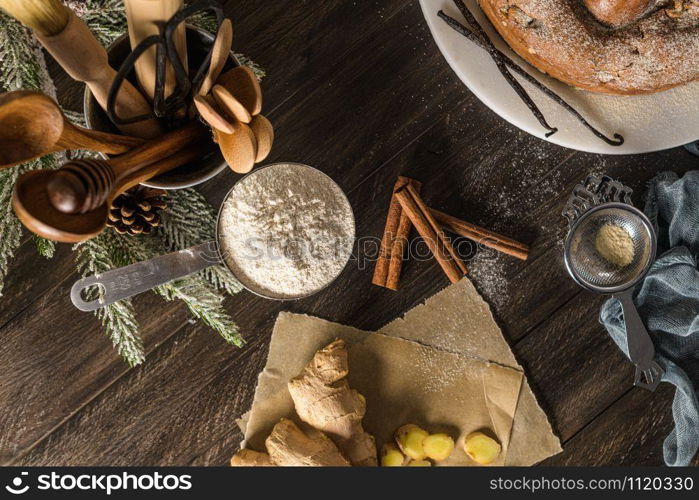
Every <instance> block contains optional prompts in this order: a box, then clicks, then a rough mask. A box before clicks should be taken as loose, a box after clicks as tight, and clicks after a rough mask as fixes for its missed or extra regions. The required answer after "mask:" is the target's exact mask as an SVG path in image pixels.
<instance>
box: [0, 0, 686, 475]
mask: <svg viewBox="0 0 699 500" xmlns="http://www.w3.org/2000/svg"><path fill="white" fill-rule="evenodd" d="M227 14H228V15H229V16H230V17H231V18H232V19H233V20H234V24H235V31H236V33H235V47H236V49H237V50H239V51H243V52H245V53H246V54H248V55H249V56H251V57H252V58H254V60H256V61H257V62H258V63H260V64H261V65H262V66H263V67H264V68H265V69H266V70H267V72H268V75H269V76H268V77H267V78H266V79H265V80H264V82H263V88H264V92H265V98H266V109H267V113H268V115H269V116H270V118H271V119H272V121H273V122H274V124H275V126H276V132H277V142H276V144H275V147H274V151H273V153H272V156H271V158H270V159H269V160H270V161H275V160H288V161H299V162H304V163H307V164H310V165H314V166H316V167H318V168H320V169H322V170H323V171H324V172H326V173H328V174H329V175H331V176H332V177H333V178H334V179H335V180H336V181H337V182H338V183H339V184H340V185H341V186H342V188H344V189H345V191H346V192H347V194H348V196H349V199H350V201H351V203H352V205H353V207H354V210H355V214H356V218H357V228H358V235H359V236H372V237H378V236H380V234H381V231H382V227H383V223H384V216H385V210H386V206H387V202H388V198H389V195H390V189H391V186H392V185H393V182H394V180H395V178H396V176H397V175H399V174H405V175H408V176H411V177H415V178H417V179H419V180H421V181H422V182H423V194H424V197H425V199H426V200H427V201H428V202H429V203H430V204H432V205H433V206H435V207H436V208H440V209H443V210H445V211H448V212H450V213H452V214H454V215H456V216H459V217H462V218H464V219H467V220H469V221H471V222H474V223H477V224H482V225H485V226H488V227H491V228H493V229H496V230H499V231H501V232H503V233H505V234H508V235H511V236H513V237H515V238H519V239H521V240H522V241H525V242H528V243H531V244H532V253H531V258H530V259H529V261H527V262H526V263H523V262H520V261H517V260H514V259H512V258H507V257H497V258H493V257H492V256H486V255H481V256H477V257H476V258H475V260H474V261H473V262H472V263H471V264H470V267H471V270H472V273H471V279H473V281H474V282H475V284H476V286H477V287H478V288H479V290H480V291H481V292H482V294H483V295H484V297H485V298H486V300H487V301H488V302H489V303H490V304H491V306H492V307H493V309H494V311H495V314H496V317H497V320H498V322H499V324H500V325H501V326H502V329H503V332H504V334H505V336H506V338H507V339H508V341H509V342H510V344H511V346H512V349H513V350H514V352H515V354H516V356H517V358H518V359H519V360H520V362H521V363H522V364H523V365H524V367H525V369H526V373H527V377H528V379H529V382H530V383H531V384H532V386H533V388H534V390H535V392H536V394H537V396H538V399H539V401H540V404H541V406H542V407H543V408H544V409H545V410H546V412H547V413H548V415H549V417H550V419H551V421H552V424H553V427H554V429H555V432H556V433H557V434H558V435H559V436H560V438H561V441H562V442H563V447H564V451H563V453H561V454H560V455H558V456H555V457H552V458H550V459H549V460H547V461H546V462H545V463H546V464H547V465H559V464H567V465H622V464H624V465H655V464H661V463H662V442H663V439H664V437H665V436H666V435H667V434H668V432H669V431H670V430H671V428H672V417H671V409H670V403H671V401H672V396H673V392H674V391H673V389H672V388H671V387H669V386H667V385H665V384H663V385H661V387H660V388H659V389H658V391H657V392H656V393H654V394H651V393H648V392H646V391H643V390H639V389H635V388H633V387H632V378H633V370H632V366H631V364H630V363H629V362H627V361H626V360H625V358H624V356H623V355H622V354H621V353H620V352H619V350H618V349H617V348H616V347H615V346H614V345H613V343H612V341H611V340H610V339H609V338H608V336H607V334H606V333H605V331H604V329H603V328H602V327H601V326H600V324H599V323H598V320H597V316H598V311H599V306H600V304H601V303H602V301H603V298H601V297H597V296H594V295H592V294H590V293H587V292H585V291H582V290H581V289H580V288H578V287H577V286H576V285H575V284H574V283H573V282H572V281H571V280H570V279H569V277H568V276H567V274H566V272H565V270H564V268H563V263H562V247H561V241H562V238H563V236H564V234H565V231H566V226H565V223H564V220H563V219H562V218H561V216H560V213H561V209H562V207H563V204H564V201H565V199H566V198H567V196H568V194H569V193H570V191H571V189H572V187H573V186H574V185H575V184H576V183H578V182H579V181H581V180H582V179H584V178H585V177H586V176H587V175H588V174H589V173H590V172H606V173H607V174H609V175H611V176H613V177H616V178H618V179H620V180H622V181H624V182H626V183H628V184H630V185H631V186H633V187H634V188H635V189H636V190H637V193H638V194H639V195H638V196H636V201H637V203H640V202H641V197H640V192H642V190H643V186H644V184H645V183H646V181H647V180H648V179H649V178H650V177H652V176H653V174H654V173H655V172H658V171H660V170H665V169H672V170H676V171H686V170H688V169H691V168H696V167H697V166H699V162H698V161H697V158H696V157H693V156H691V155H690V154H689V153H688V152H686V151H685V150H684V149H681V148H678V149H673V150H669V151H665V152H662V153H656V154H647V155H639V156H633V157H631V156H600V155H593V154H584V153H579V152H575V151H572V150H567V149H563V148H561V147H558V146H554V145H552V144H549V143H546V142H544V141H541V140H539V139H536V138H534V137H531V136H529V135H527V134H525V133H523V132H521V131H519V130H518V129H516V128H514V127H512V126H511V125H509V124H508V123H506V122H505V121H503V120H502V119H500V118H499V117H498V116H497V115H495V114H494V113H493V112H492V111H490V110H489V109H488V108H486V107H485V106H484V105H483V104H481V103H480V102H479V101H478V99H476V98H475V97H474V96H473V95H472V94H471V93H470V92H469V91H468V90H467V89H466V87H465V86H464V85H463V84H462V83H461V82H460V81H459V80H458V78H457V77H456V76H455V75H454V74H453V72H452V71H451V69H450V68H449V66H448V65H447V63H446V62H445V61H444V59H443V58H442V55H441V54H440V53H439V51H438V49H437V47H436V45H435V43H434V41H433V40H432V38H431V36H430V33H429V31H428V29H427V27H426V25H425V22H424V20H423V18H422V14H421V12H420V9H419V6H418V5H417V2H416V1H411V2H406V1H405V0H382V1H380V2H373V1H372V2H370V1H359V2H311V1H302V2H299V1H295V2H291V1H289V2H264V6H263V5H262V2H258V1H254V0H237V1H236V2H229V4H228V5H227ZM56 77H57V82H58V84H59V90H60V98H61V101H62V102H63V103H64V104H66V105H67V106H68V107H72V108H73V109H78V108H77V107H78V106H79V104H78V103H79V94H80V92H81V89H80V87H79V86H77V85H70V84H69V83H68V80H67V78H66V77H65V76H63V75H61V74H60V73H59V72H57V71H56ZM235 179H236V176H235V175H233V174H232V173H229V172H226V173H225V174H223V175H221V176H219V177H218V178H217V179H216V180H215V181H211V182H209V183H208V184H206V185H204V186H202V187H201V189H202V192H204V193H205V194H206V196H207V197H208V198H209V200H210V201H211V203H213V204H218V203H219V202H220V201H221V198H222V196H223V195H224V193H225V192H226V191H227V190H228V188H229V186H230V185H231V184H232V183H233V182H234V181H235ZM358 257H359V259H358V261H354V262H352V264H351V265H349V266H348V267H347V269H345V271H344V273H343V274H342V276H341V278H340V279H339V280H338V281H337V282H336V283H335V284H333V286H332V287H330V288H329V289H327V290H326V291H324V292H323V293H320V294H318V295H316V296H314V297H312V298H309V299H306V300H302V301H299V302H295V303H290V304H280V303H276V302H270V301H266V300H262V299H260V298H257V297H255V296H253V295H251V294H249V293H246V292H244V293H241V294H240V295H238V296H236V297H234V298H230V299H228V301H227V309H228V310H229V311H230V312H231V313H232V314H233V316H234V317H235V319H236V321H237V322H238V324H239V325H240V327H241V329H242V331H243V332H245V337H246V339H247V342H248V343H247V345H246V347H245V348H244V349H236V348H234V347H231V346H228V345H226V344H224V342H223V341H222V340H221V339H220V338H219V337H218V336H217V335H216V334H214V333H212V332H211V331H209V330H208V329H207V328H206V326H204V325H202V324H200V323H194V322H192V321H190V317H189V316H188V314H187V311H186V310H185V307H184V306H183V305H182V304H179V303H177V302H174V303H166V302H164V301H162V300H161V299H160V298H158V297H156V296H155V295H154V294H145V295H143V296H141V297H139V298H138V299H137V300H136V301H135V303H136V306H137V309H138V314H139V317H140V318H141V320H142V323H143V334H144V337H145V342H146V347H147V351H148V355H147V360H146V362H145V364H144V365H142V366H140V367H138V368H135V369H129V368H128V367H127V366H126V365H125V364H124V363H123V362H122V361H121V359H120V358H119V357H118V356H117V354H116V353H115V351H114V350H113V349H112V348H111V345H110V343H109V341H108V339H107V338H106V336H105V335H103V334H102V332H101V328H100V325H99V322H98V321H97V320H96V319H95V317H93V316H92V315H90V314H83V313H79V312H77V310H75V309H74V308H73V307H72V306H71V304H70V301H69V297H68V290H69V288H70V286H71V285H72V283H73V282H74V281H75V280H76V279H77V278H78V275H77V274H76V271H75V266H74V261H73V256H72V255H71V249H70V247H69V246H68V245H61V246H60V248H59V249H58V251H57V255H56V257H55V258H54V259H53V260H50V261H46V260H44V259H42V258H40V257H39V256H37V254H36V251H35V250H34V246H33V244H32V242H31V241H30V237H29V235H25V240H24V243H23V245H22V247H21V248H20V249H19V251H18V252H17V257H16V259H15V260H14V261H13V262H12V264H11V265H10V270H9V282H8V284H7V286H6V288H5V295H4V297H3V298H2V301H1V302H0V338H1V339H2V340H1V341H0V428H1V429H2V432H0V462H2V463H3V464H35V465H39V464H43V465H77V464H83V465H97V464H103V465H170V464H172V465H187V464H191V465H221V464H225V463H226V462H227V460H228V459H229V458H230V456H231V454H232V453H233V452H234V451H235V450H236V449H237V446H238V443H239V441H240V439H241V433H240V432H239V430H238V429H237V427H236V425H235V419H236V418H237V417H238V416H239V415H240V414H241V413H243V412H245V411H246V410H247V409H248V408H249V405H250V403H251V398H252V395H253V392H254V389H255V383H256V378H257V374H258V372H259V371H260V370H261V369H262V367H263V365H264V363H265V358H266V355H267V347H268V341H269V336H270V333H271V329H272V325H273V323H274V320H275V318H276V315H277V313H278V312H279V311H281V310H291V311H294V312H302V313H308V314H312V315H317V316H320V317H323V318H327V319H329V320H333V321H338V322H342V323H346V324H349V325H353V326H356V327H358V328H362V329H367V330H374V329H377V328H379V327H381V326H382V325H383V324H385V323H387V322H388V321H390V320H391V319H393V318H395V317H396V316H398V315H400V314H402V313H404V312H405V311H407V310H408V309H410V308H411V307H412V306H414V305H416V304H418V303H420V302H421V301H423V300H424V299H425V298H426V297H429V296H430V295H432V294H434V293H436V292H437V291H439V290H441V289H442V288H444V287H445V286H447V284H448V283H447V281H446V280H445V278H444V276H443V275H442V273H441V272H440V270H439V268H438V266H437V265H436V264H435V263H434V262H433V261H425V262H410V263H408V264H407V265H406V267H405V271H404V277H403V283H402V286H401V289H400V291H399V292H397V293H394V292H390V291H387V290H383V289H380V288H377V287H374V286H372V285H371V274H372V268H373V266H371V265H366V263H365V262H364V259H363V254H362V251H361V249H360V251H359V256H358ZM360 264H364V265H360Z"/></svg>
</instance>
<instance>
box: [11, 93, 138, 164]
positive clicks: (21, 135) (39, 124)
mask: <svg viewBox="0 0 699 500" xmlns="http://www.w3.org/2000/svg"><path fill="white" fill-rule="evenodd" d="M144 142H145V140H144V139H141V138H137V137H128V136H124V135H116V134H108V133H105V132H98V131H96V130H90V129H86V128H83V127H78V126H77V125H73V124H72V123H70V122H69V121H68V120H67V119H66V117H65V116H64V115H63V111H61V108H59V107H58V104H56V102H55V101H54V100H53V99H51V98H50V97H49V96H47V95H45V94H42V93H41V92H33V91H28V90H18V91H15V92H7V93H4V94H1V95H0V169H4V168H8V167H12V166H14V165H17V164H19V163H24V162H26V161H29V160H32V159H34V158H38V157H40V156H44V155H46V154H48V153H54V152H56V151H63V150H67V149H89V150H92V151H100V152H102V153H109V154H122V153H126V152H127V151H129V150H131V149H133V148H135V147H138V146H140V145H142V144H143V143H144Z"/></svg>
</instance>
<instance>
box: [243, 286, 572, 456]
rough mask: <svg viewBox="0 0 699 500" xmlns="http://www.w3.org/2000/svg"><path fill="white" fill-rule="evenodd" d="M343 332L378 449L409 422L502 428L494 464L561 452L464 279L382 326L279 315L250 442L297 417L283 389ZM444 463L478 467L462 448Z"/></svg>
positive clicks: (246, 426)
mask: <svg viewBox="0 0 699 500" xmlns="http://www.w3.org/2000/svg"><path fill="white" fill-rule="evenodd" d="M336 338H342V339H344V340H345V341H346V342H347V344H348V352H349V363H350V375H349V381H350V385H351V386H352V387H354V388H356V389H357V390H358V391H359V392H361V393H362V394H364V395H365V396H366V398H367V414H366V417H365V419H364V424H365V428H366V429H367V430H368V431H369V432H371V433H372V434H374V436H375V437H376V440H377V444H378V445H379V447H380V446H381V444H382V443H384V442H388V441H390V440H391V438H392V434H393V432H394V431H395V429H396V428H397V427H398V426H400V425H402V424H404V423H416V424H418V425H423V426H425V427H427V428H429V430H430V431H431V432H440V431H443V432H447V433H449V434H450V435H453V436H458V445H460V444H461V441H462V440H463V438H464V437H465V435H467V434H468V433H469V432H473V431H475V430H481V431H484V432H486V433H489V434H491V435H495V437H497V439H498V441H500V443H501V444H502V445H503V453H502V454H501V457H500V459H499V461H498V462H496V464H495V465H502V464H504V465H529V464H532V463H535V462H538V461H540V460H542V459H544V458H546V457H548V456H550V455H552V454H555V453H557V452H559V451H560V450H561V448H560V443H559V441H558V439H557V438H556V437H555V435H554V434H553V432H552V430H551V427H550V425H549V422H548V420H547V418H546V415H545V414H544V413H543V411H542V410H541V409H540V408H539V406H538V404H537V403H536V400H535V398H534V396H533V394H532V393H531V390H530V389H529V386H528V384H527V383H526V379H525V378H524V376H523V373H522V371H521V368H520V367H519V365H518V364H517V362H516V360H515V359H514V356H513V355H512V353H511V351H510V349H509V347H508V345H507V343H506V342H505V340H504V338H503V337H502V333H501V332H500V329H499V328H498V327H497V325H496V324H495V321H494V320H493V317H492V315H491V313H490V308H489V307H488V306H487V304H486V303H485V302H484V301H483V300H482V299H481V297H480V296H479V295H478V293H477V292H476V290H475V288H473V285H472V284H471V283H470V281H468V280H467V279H464V280H462V281H461V282H460V283H458V284H456V285H452V286H450V287H449V288H447V289H445V290H444V291H442V292H440V293H439V294H437V295H435V296H434V297H432V298H431V299H429V300H427V301H426V302H425V303H424V304H422V305H420V306H417V307H415V308H414V309H413V310H411V311H410V312H408V313H407V314H406V315H405V316H404V317H403V318H401V319H398V320H395V321H393V322H391V323H390V324H389V325H387V326H386V327H385V328H384V329H382V331H381V332H380V333H370V332H363V331H360V330H357V329H355V328H352V327H348V326H344V325H339V324H336V323H331V322H328V321H324V320H321V319H318V318H312V317H309V316H305V315H297V314H290V313H281V314H280V315H279V317H278V318H277V322H276V324H275V327H274V331H273V333H272V339H271V343H270V352H269V356H268V360H267V365H266V367H265V369H264V370H263V372H262V373H261V374H260V377H259V383H258V387H257V390H256V393H255V398H254V401H253V405H252V409H251V411H250V412H249V414H247V415H246V416H244V417H243V418H242V419H241V421H240V422H239V424H240V425H241V429H242V430H243V432H244V434H245V446H247V447H249V448H252V449H257V450H264V439H265V438H266V437H267V436H268V435H269V433H270V431H271V429H272V427H273V426H274V424H275V423H276V422H277V421H278V420H279V419H280V418H281V417H290V418H294V419H296V418H295V415H294V410H293V403H292V401H291V397H290V396H289V392H288V390H287V388H286V383H287V381H288V380H289V379H290V378H292V377H294V376H296V375H297V374H298V373H299V372H300V371H301V370H302V368H303V367H304V366H305V365H306V363H308V361H309V360H310V359H311V358H312V356H313V354H314V353H315V352H316V351H317V350H318V349H320V348H322V347H324V346H325V345H327V344H328V343H330V342H331V341H332V340H334V339H336ZM445 465H475V464H474V463H473V462H472V461H471V460H470V459H469V458H468V457H467V456H466V454H465V453H464V452H463V451H462V450H461V447H460V446H457V450H456V451H455V453H454V454H453V455H452V457H451V458H450V460H449V461H448V462H447V463H445Z"/></svg>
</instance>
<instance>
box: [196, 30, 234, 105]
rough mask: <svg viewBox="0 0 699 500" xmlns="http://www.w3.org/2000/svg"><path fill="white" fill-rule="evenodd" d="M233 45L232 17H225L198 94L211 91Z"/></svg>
mask: <svg viewBox="0 0 699 500" xmlns="http://www.w3.org/2000/svg"><path fill="white" fill-rule="evenodd" d="M231 45H233V23H231V20H230V19H224V20H223V22H222V23H221V26H220V27H219V29H218V33H216V41H214V46H213V47H212V49H211V63H210V64H209V71H208V72H207V73H206V76H205V77H204V79H203V80H202V82H201V85H200V86H199V91H198V92H197V94H199V95H206V94H208V93H209V92H210V91H211V87H213V86H214V83H215V82H216V80H217V79H218V77H219V75H220V74H221V71H223V67H224V66H225V65H226V61H227V60H228V56H229V55H230V52H231Z"/></svg>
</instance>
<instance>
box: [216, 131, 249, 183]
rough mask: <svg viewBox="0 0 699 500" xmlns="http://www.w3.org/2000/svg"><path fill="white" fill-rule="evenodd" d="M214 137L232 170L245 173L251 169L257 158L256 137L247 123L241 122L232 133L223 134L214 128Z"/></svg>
mask: <svg viewBox="0 0 699 500" xmlns="http://www.w3.org/2000/svg"><path fill="white" fill-rule="evenodd" d="M214 137H215V139H216V142H217V143H218V146H219V148H220V149H221V154H222V155H223V158H224V159H225V160H226V163H228V166H229V167H231V169H232V170H233V172H237V173H239V174H247V173H248V172H250V170H252V167H254V166H255V159H256V158H257V139H255V133H254V132H253V131H252V129H251V128H250V127H249V126H248V125H246V124H245V123H241V124H240V129H239V130H238V131H237V132H236V133H234V134H224V133H223V132H220V131H218V130H215V129H214Z"/></svg>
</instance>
